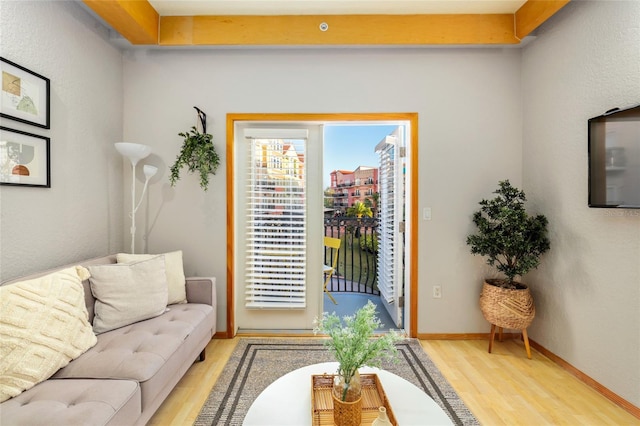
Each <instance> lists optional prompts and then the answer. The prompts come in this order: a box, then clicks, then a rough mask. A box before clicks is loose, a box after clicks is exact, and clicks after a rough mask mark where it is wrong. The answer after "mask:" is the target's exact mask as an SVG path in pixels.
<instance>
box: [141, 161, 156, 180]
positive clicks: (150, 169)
mask: <svg viewBox="0 0 640 426" xmlns="http://www.w3.org/2000/svg"><path fill="white" fill-rule="evenodd" d="M142 171H143V173H144V176H145V177H146V178H147V180H148V179H151V178H152V177H154V176H155V174H156V173H157V172H158V168H157V167H156V166H151V165H149V164H145V165H144V167H143V168H142Z"/></svg>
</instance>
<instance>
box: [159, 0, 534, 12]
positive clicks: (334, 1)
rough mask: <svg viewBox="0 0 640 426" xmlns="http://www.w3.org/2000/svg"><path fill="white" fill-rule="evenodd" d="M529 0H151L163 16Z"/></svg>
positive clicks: (507, 8) (512, 5)
mask: <svg viewBox="0 0 640 426" xmlns="http://www.w3.org/2000/svg"><path fill="white" fill-rule="evenodd" d="M525 2H526V0H347V1H345V0H149V3H151V5H152V6H153V8H154V9H155V10H156V12H158V14H159V15H160V16H191V15H351V14H365V15H366V14H401V15H409V14H463V13H465V14H488V13H515V12H516V11H517V10H518V9H519V8H520V7H521V6H522V5H523V4H524V3H525Z"/></svg>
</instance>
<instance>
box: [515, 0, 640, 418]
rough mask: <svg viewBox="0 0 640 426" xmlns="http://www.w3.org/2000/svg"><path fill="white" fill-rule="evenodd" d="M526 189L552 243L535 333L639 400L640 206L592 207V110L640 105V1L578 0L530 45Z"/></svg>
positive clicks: (542, 273)
mask: <svg viewBox="0 0 640 426" xmlns="http://www.w3.org/2000/svg"><path fill="white" fill-rule="evenodd" d="M523 95H524V97H523V99H524V148H523V156H524V166H523V181H524V184H525V191H526V192H527V195H528V196H529V199H530V200H531V202H532V204H533V205H535V206H536V209H537V210H538V211H540V212H542V213H544V214H545V215H547V217H548V219H549V222H550V229H551V250H550V252H549V253H548V254H547V255H545V258H544V260H543V262H542V266H541V268H540V269H539V270H538V271H537V272H536V273H532V274H530V276H529V277H528V282H529V284H530V285H531V287H532V291H533V293H534V297H535V299H536V306H537V316H536V319H535V320H534V322H533V324H532V326H531V330H530V334H531V336H532V338H533V339H534V340H536V341H537V342H539V343H540V344H542V345H543V346H544V347H546V348H548V349H549V350H551V351H552V352H553V353H555V354H557V355H558V356H560V357H561V358H563V359H565V360H567V361H568V362H570V363H571V364H572V365H574V366H575V367H576V368H578V369H580V370H582V371H583V372H585V373H586V374H588V375H589V376H591V377H593V378H594V379H595V380H597V381H598V382H600V383H601V384H603V385H604V386H606V387H608V388H609V389H611V390H612V391H614V392H615V393H617V394H618V395H620V396H622V397H623V398H625V399H627V400H628V401H630V402H632V403H633V404H635V405H636V406H640V387H639V386H638V383H640V210H614V209H589V208H588V207H587V120H588V119H589V118H591V117H595V116H598V115H600V114H602V113H603V112H605V111H606V110H609V109H611V108H614V107H620V108H623V107H628V106H632V105H637V104H638V103H640V3H639V2H637V1H611V2H608V1H597V2H596V1H580V2H571V3H570V4H569V5H568V6H566V7H565V8H564V9H563V10H561V11H560V12H559V13H558V14H557V15H556V16H554V17H553V18H552V20H550V21H548V22H547V23H546V24H545V26H544V28H543V30H542V31H540V32H539V34H538V38H537V40H535V42H534V43H532V44H530V45H529V46H528V47H526V48H525V50H524V55H523Z"/></svg>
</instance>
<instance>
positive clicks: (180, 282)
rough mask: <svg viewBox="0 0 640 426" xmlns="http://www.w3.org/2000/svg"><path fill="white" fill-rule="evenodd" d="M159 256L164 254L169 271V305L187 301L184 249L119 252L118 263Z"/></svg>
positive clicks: (167, 270) (166, 267) (166, 268)
mask: <svg viewBox="0 0 640 426" xmlns="http://www.w3.org/2000/svg"><path fill="white" fill-rule="evenodd" d="M157 256H164V262H165V270H166V272H167V284H168V286H169V297H168V300H167V304H168V305H172V304H174V303H187V290H186V287H185V285H186V284H185V282H186V279H185V277H184V267H183V265H182V250H178V251H172V252H169V253H164V254H129V253H118V254H117V255H116V259H117V261H118V263H131V262H137V261H140V260H148V259H151V258H154V257H157Z"/></svg>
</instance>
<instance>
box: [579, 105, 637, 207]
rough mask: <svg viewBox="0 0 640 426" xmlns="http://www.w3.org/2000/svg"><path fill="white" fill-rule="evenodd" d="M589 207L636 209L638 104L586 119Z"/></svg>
mask: <svg viewBox="0 0 640 426" xmlns="http://www.w3.org/2000/svg"><path fill="white" fill-rule="evenodd" d="M589 207H606V208H629V209H640V105H637V106H634V107H631V108H626V109H618V108H615V109H613V110H609V111H607V112H606V113H604V114H602V115H601V116H599V117H594V118H591V119H589Z"/></svg>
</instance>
